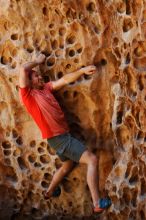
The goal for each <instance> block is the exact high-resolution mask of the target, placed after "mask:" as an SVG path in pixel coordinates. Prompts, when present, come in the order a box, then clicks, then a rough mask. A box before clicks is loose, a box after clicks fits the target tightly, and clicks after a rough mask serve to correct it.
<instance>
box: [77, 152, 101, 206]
mask: <svg viewBox="0 0 146 220" xmlns="http://www.w3.org/2000/svg"><path fill="white" fill-rule="evenodd" d="M79 163H84V164H87V183H88V186H89V190H90V192H91V197H92V200H93V205H94V207H95V206H97V205H98V201H99V197H98V181H97V158H96V156H95V155H94V154H93V153H91V152H90V151H88V150H86V151H85V152H84V153H83V154H82V156H81V158H80V160H79Z"/></svg>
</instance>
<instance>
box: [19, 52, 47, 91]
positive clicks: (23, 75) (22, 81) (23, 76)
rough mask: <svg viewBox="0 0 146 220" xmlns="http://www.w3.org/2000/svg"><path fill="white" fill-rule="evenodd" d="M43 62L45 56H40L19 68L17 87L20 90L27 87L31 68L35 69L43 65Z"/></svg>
mask: <svg viewBox="0 0 146 220" xmlns="http://www.w3.org/2000/svg"><path fill="white" fill-rule="evenodd" d="M44 60H45V55H43V54H40V55H39V56H38V58H37V59H36V60H34V61H32V62H27V63H25V64H23V65H22V66H21V68H20V74H19V86H20V87H21V88H24V87H26V86H28V85H29V77H28V73H29V71H30V70H32V68H34V67H36V66H37V65H39V64H41V63H43V62H44Z"/></svg>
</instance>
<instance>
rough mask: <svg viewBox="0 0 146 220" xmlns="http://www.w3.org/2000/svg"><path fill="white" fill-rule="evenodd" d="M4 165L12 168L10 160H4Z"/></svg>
mask: <svg viewBox="0 0 146 220" xmlns="http://www.w3.org/2000/svg"><path fill="white" fill-rule="evenodd" d="M4 163H5V164H6V165H8V166H11V160H10V158H4Z"/></svg>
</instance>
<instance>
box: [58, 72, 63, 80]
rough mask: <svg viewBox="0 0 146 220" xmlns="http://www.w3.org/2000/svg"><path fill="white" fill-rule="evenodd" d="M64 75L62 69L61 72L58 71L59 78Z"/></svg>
mask: <svg viewBox="0 0 146 220" xmlns="http://www.w3.org/2000/svg"><path fill="white" fill-rule="evenodd" d="M62 76H63V72H61V71H60V72H58V73H57V77H58V79H60V78H61V77H62Z"/></svg>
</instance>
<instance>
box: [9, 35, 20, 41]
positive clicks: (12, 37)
mask: <svg viewBox="0 0 146 220" xmlns="http://www.w3.org/2000/svg"><path fill="white" fill-rule="evenodd" d="M18 36H19V35H18V34H12V35H11V39H12V40H18Z"/></svg>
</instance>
